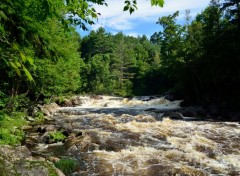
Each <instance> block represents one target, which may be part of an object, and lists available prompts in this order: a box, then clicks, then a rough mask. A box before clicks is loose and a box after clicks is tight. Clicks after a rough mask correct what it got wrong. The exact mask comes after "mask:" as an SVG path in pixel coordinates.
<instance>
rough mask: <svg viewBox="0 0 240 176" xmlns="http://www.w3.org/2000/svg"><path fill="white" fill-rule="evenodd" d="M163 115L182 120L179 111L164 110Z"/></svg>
mask: <svg viewBox="0 0 240 176" xmlns="http://www.w3.org/2000/svg"><path fill="white" fill-rule="evenodd" d="M163 117H168V118H170V119H173V120H182V119H183V115H182V114H181V113H179V112H165V113H164V114H163Z"/></svg>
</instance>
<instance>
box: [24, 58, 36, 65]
mask: <svg viewBox="0 0 240 176" xmlns="http://www.w3.org/2000/svg"><path fill="white" fill-rule="evenodd" d="M26 58H27V61H28V63H29V64H30V65H32V66H34V60H33V58H31V57H26Z"/></svg>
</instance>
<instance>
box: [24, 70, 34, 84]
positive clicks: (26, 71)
mask: <svg viewBox="0 0 240 176" xmlns="http://www.w3.org/2000/svg"><path fill="white" fill-rule="evenodd" d="M23 71H24V73H25V75H26V76H27V78H28V80H29V81H33V77H32V75H31V73H30V72H29V71H28V70H27V69H26V68H25V67H23Z"/></svg>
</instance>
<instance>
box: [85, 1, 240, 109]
mask: <svg viewBox="0 0 240 176" xmlns="http://www.w3.org/2000/svg"><path fill="white" fill-rule="evenodd" d="M239 3H240V1H239V0H237V1H235V0H234V1H233V0H228V1H224V2H223V3H220V2H219V1H217V0H213V1H211V2H210V4H209V6H208V7H207V8H206V9H205V10H204V11H203V12H201V13H200V14H198V15H197V16H196V18H195V19H192V20H190V18H191V17H190V10H186V17H185V18H186V22H185V24H184V25H179V24H177V23H176V18H177V17H178V15H179V12H175V13H174V14H172V15H169V16H165V17H161V18H159V20H158V21H157V23H158V24H159V25H161V26H162V28H163V30H162V31H160V32H155V33H154V34H153V35H152V36H151V39H150V42H149V40H148V39H147V38H146V37H145V36H143V37H138V38H134V37H127V36H123V34H121V33H119V34H117V35H111V34H107V33H106V32H105V31H104V29H102V28H100V29H99V30H98V31H96V32H94V31H92V32H91V33H90V34H89V35H88V36H86V37H84V38H83V40H82V42H81V54H82V58H83V60H84V62H85V63H86V66H87V68H88V69H87V70H88V71H87V77H86V78H85V82H86V86H87V87H85V88H84V89H83V90H84V91H86V92H92V93H108V94H109V93H112V94H118V95H149V94H162V93H164V92H166V91H167V90H170V92H172V93H174V94H176V95H178V96H179V97H181V98H184V99H185V100H186V102H188V103H199V104H204V105H209V104H211V103H213V102H214V103H215V104H218V105H219V106H226V104H227V105H229V106H231V105H233V106H235V107H237V106H238V105H239V100H238V99H239V98H240V93H239V91H238V90H239V89H240V84H239V83H240V77H239V75H240V69H239V66H240V5H239Z"/></svg>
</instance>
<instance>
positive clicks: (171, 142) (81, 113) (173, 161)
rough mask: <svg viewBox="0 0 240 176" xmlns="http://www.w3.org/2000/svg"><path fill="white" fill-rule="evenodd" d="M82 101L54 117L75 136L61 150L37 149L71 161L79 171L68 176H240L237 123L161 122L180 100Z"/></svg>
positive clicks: (118, 99) (149, 98)
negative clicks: (75, 163)
mask: <svg viewBox="0 0 240 176" xmlns="http://www.w3.org/2000/svg"><path fill="white" fill-rule="evenodd" d="M81 100H82V104H81V106H77V107H62V108H60V109H59V110H58V112H57V113H55V115H54V117H53V118H54V119H55V122H54V123H55V124H56V125H58V126H60V127H61V128H62V129H64V130H65V131H71V132H74V134H76V135H74V136H72V138H71V135H70V136H68V139H67V140H66V141H64V142H63V143H60V144H59V146H61V144H62V146H64V150H62V151H61V150H60V149H59V150H60V152H54V151H52V150H51V145H45V147H42V148H41V150H42V152H44V151H45V153H47V152H48V153H51V152H52V154H51V155H52V156H54V155H55V156H57V157H66V156H68V157H72V158H74V159H75V160H76V161H77V163H78V167H77V169H76V170H75V171H74V173H72V174H71V175H79V176H85V175H86V176H131V175H132V176H164V175H166V176H168V175H169V176H172V175H176V176H177V175H179V176H188V175H189V176H205V175H206V176H208V175H212V176H225V175H233V176H235V175H240V124H239V123H238V122H216V121H215V122H213V121H206V120H201V119H198V120H196V119H194V118H193V119H191V118H188V117H183V119H180V120H175V119H171V118H168V117H167V116H166V117H163V113H161V112H164V111H176V110H177V109H180V108H181V107H180V106H179V104H180V102H181V101H172V102H171V101H168V100H166V99H164V98H161V97H154V98H151V97H136V98H121V97H111V96H102V97H101V98H100V99H93V98H90V97H81ZM39 145H44V144H39ZM55 146H56V145H55Z"/></svg>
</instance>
